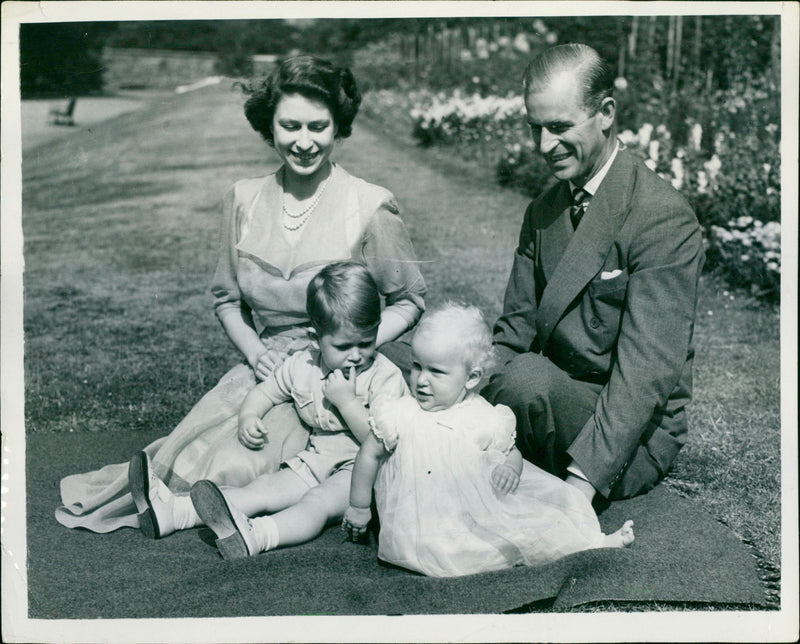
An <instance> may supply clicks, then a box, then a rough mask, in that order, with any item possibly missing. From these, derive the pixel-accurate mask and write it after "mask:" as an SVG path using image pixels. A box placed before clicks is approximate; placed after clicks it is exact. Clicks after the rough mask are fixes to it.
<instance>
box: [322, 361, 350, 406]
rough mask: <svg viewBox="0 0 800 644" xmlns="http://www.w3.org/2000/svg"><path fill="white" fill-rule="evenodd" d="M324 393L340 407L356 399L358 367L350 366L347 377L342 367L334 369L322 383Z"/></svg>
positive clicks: (331, 401) (333, 403)
mask: <svg viewBox="0 0 800 644" xmlns="http://www.w3.org/2000/svg"><path fill="white" fill-rule="evenodd" d="M322 393H323V394H325V398H327V399H328V400H329V401H330V403H331V404H332V405H336V407H339V408H340V409H341V408H342V407H344V406H345V405H347V404H348V403H351V402H353V401H354V400H356V368H355V367H350V375H349V377H345V375H344V373H343V372H342V370H341V369H336V370H335V371H332V372H331V373H330V374H328V377H327V378H326V379H325V382H323V383H322Z"/></svg>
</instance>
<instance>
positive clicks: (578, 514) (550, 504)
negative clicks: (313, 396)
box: [371, 396, 603, 577]
mask: <svg viewBox="0 0 800 644" xmlns="http://www.w3.org/2000/svg"><path fill="white" fill-rule="evenodd" d="M371 415H372V416H371V425H372V431H373V433H374V434H375V435H376V437H377V438H378V439H379V440H380V441H381V442H382V443H383V445H384V447H385V448H386V450H387V451H388V452H391V453H390V455H389V456H388V457H387V459H386V460H385V462H384V463H383V464H382V465H381V466H380V468H379V470H378V476H377V479H376V481H375V502H376V504H377V509H378V515H379V518H380V524H381V527H380V536H379V549H378V556H379V558H380V559H382V560H384V561H387V562H389V563H392V564H395V565H398V566H402V567H404V568H408V569H410V570H415V571H417V572H421V573H423V574H426V575H430V576H433V577H452V576H457V575H468V574H472V573H479V572H486V571H490V570H499V569H502V568H509V567H511V566H516V565H520V564H524V565H528V566H531V565H538V564H544V563H548V562H551V561H555V560H556V559H559V558H560V557H563V556H565V555H568V554H571V553H573V552H577V551H580V550H586V549H589V548H597V547H601V546H602V545H603V533H602V531H601V529H600V524H599V522H598V520H597V516H596V515H595V512H594V510H593V509H592V506H591V504H590V503H589V502H588V501H587V499H586V497H585V496H584V495H583V494H581V492H579V491H578V490H577V489H576V488H574V487H573V486H571V485H568V484H567V483H565V482H564V481H562V480H561V479H559V478H557V477H555V476H553V475H551V474H548V473H547V472H545V471H544V470H541V469H539V468H538V467H536V466H535V465H532V464H531V463H528V462H527V461H525V462H524V465H523V469H522V476H521V478H520V482H519V487H518V488H517V490H516V492H514V493H511V494H503V493H499V492H497V491H495V489H494V488H493V486H492V483H491V473H492V470H493V469H494V468H495V467H496V466H497V465H498V464H500V463H503V462H505V459H506V456H507V454H508V453H509V451H510V450H511V448H512V447H513V446H514V438H515V431H514V426H515V419H514V414H513V413H512V412H511V410H510V409H508V408H507V407H504V406H502V405H498V406H496V407H495V406H492V405H491V404H489V403H488V402H486V401H485V400H484V399H483V398H480V397H478V396H472V397H469V398H467V399H466V400H464V401H462V402H461V403H458V404H456V405H454V406H453V407H451V408H449V409H446V410H443V411H436V412H429V411H424V410H422V409H421V408H420V407H419V405H418V404H417V402H416V400H415V399H414V398H412V397H411V396H406V397H403V398H400V399H395V400H384V399H380V400H378V401H376V403H375V404H374V405H373V407H372V409H371Z"/></svg>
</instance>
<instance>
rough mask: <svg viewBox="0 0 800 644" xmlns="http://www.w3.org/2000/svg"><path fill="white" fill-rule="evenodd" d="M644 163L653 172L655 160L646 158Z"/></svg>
mask: <svg viewBox="0 0 800 644" xmlns="http://www.w3.org/2000/svg"><path fill="white" fill-rule="evenodd" d="M644 164H645V165H646V166H647V167H648V168H650V169H651V170H653V171H654V172H655V169H656V162H655V161H653V160H652V159H646V160H645V162H644Z"/></svg>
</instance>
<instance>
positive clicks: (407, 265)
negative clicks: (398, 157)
mask: <svg viewBox="0 0 800 644" xmlns="http://www.w3.org/2000/svg"><path fill="white" fill-rule="evenodd" d="M384 192H385V194H384V195H383V199H382V200H381V201H380V204H379V206H378V207H377V209H376V210H375V212H374V214H373V215H372V217H371V218H370V220H369V223H368V225H367V227H366V229H365V231H364V236H363V239H362V244H361V254H362V259H363V261H364V263H365V264H366V266H367V268H368V269H369V271H370V273H371V274H372V276H373V277H374V278H375V282H376V283H377V285H378V288H379V290H380V291H381V293H382V294H383V296H384V297H385V299H386V307H387V310H391V311H394V312H395V313H397V314H398V315H400V316H401V317H402V318H403V319H405V321H406V323H407V324H408V327H409V328H411V327H413V326H414V325H415V324H416V323H417V321H418V320H419V318H420V316H421V315H422V312H423V311H424V310H425V294H426V293H427V290H428V289H427V286H426V284H425V280H424V279H423V277H422V273H421V272H420V270H419V262H418V261H417V257H416V254H415V253H414V247H413V246H412V244H411V238H410V237H409V235H408V231H407V230H406V227H405V224H404V223H403V220H402V219H400V217H399V209H398V207H397V203H396V201H395V199H394V196H393V195H392V194H391V193H390V192H388V191H384Z"/></svg>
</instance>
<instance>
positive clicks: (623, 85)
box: [614, 76, 628, 92]
mask: <svg viewBox="0 0 800 644" xmlns="http://www.w3.org/2000/svg"><path fill="white" fill-rule="evenodd" d="M614 87H616V88H617V89H618V90H619V91H620V92H624V91H625V90H626V89H628V80H627V79H626V78H623V77H622V76H618V77H617V78H615V79H614Z"/></svg>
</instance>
